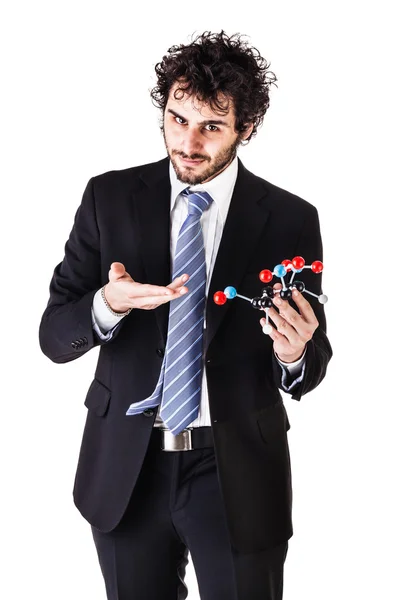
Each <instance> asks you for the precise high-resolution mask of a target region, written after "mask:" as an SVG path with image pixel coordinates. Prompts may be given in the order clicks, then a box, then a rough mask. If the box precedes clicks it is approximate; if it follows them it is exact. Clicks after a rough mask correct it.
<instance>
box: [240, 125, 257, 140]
mask: <svg viewBox="0 0 400 600" xmlns="http://www.w3.org/2000/svg"><path fill="white" fill-rule="evenodd" d="M253 129H254V123H249V125H248V126H247V129H246V130H245V131H243V132H242V134H241V137H242V141H243V142H244V141H246V140H247V138H248V137H249V135H250V134H251V132H252V131H253Z"/></svg>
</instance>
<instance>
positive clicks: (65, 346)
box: [39, 178, 126, 363]
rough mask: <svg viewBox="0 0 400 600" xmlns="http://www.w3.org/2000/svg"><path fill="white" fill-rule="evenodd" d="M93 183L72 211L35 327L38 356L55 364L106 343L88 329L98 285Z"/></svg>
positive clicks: (97, 237)
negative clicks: (61, 252)
mask: <svg viewBox="0 0 400 600" xmlns="http://www.w3.org/2000/svg"><path fill="white" fill-rule="evenodd" d="M93 188H94V183H93V178H91V179H90V180H89V182H88V184H87V186H86V189H85V191H84V193H83V197H82V201H81V204H80V206H79V208H78V210H77V211H76V214H75V219H74V224H73V227H72V230H71V233H70V235H69V238H68V240H67V242H66V244H65V255H64V259H63V260H62V262H61V263H59V264H58V265H57V266H56V267H55V269H54V273H53V276H52V279H51V282H50V298H49V300H48V303H47V307H46V309H45V311H44V313H43V315H42V318H41V321H40V325H39V343H40V347H41V350H42V352H43V353H44V354H45V355H46V356H47V357H48V358H50V359H51V360H52V361H53V362H55V363H64V362H69V361H71V360H75V359H76V358H79V357H80V356H82V355H83V354H86V352H88V351H89V350H90V349H91V348H93V347H94V346H97V345H103V344H105V343H110V342H111V340H112V339H114V338H115V337H116V335H117V334H118V332H119V330H120V328H121V327H122V325H123V322H125V321H126V319H122V320H121V323H120V324H119V325H118V326H117V327H116V328H115V329H114V330H113V335H112V337H109V338H107V339H101V338H100V337H99V336H98V335H97V334H96V332H95V330H94V329H93V326H92V304H93V298H94V296H95V294H96V292H97V291H98V289H99V288H100V287H101V286H102V285H103V283H105V282H102V281H101V262H100V234H99V229H98V226H97V221H96V208H95V197H94V189H93Z"/></svg>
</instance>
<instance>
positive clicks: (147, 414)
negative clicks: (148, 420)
mask: <svg viewBox="0 0 400 600" xmlns="http://www.w3.org/2000/svg"><path fill="white" fill-rule="evenodd" d="M143 414H144V416H145V417H152V416H153V415H154V409H153V408H146V410H144V411H143Z"/></svg>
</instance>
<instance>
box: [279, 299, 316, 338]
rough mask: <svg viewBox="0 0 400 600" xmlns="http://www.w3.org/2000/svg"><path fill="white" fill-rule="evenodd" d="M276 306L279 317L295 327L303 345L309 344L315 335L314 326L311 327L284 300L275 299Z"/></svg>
mask: <svg viewBox="0 0 400 600" xmlns="http://www.w3.org/2000/svg"><path fill="white" fill-rule="evenodd" d="M274 304H275V305H277V306H278V308H279V316H281V317H282V318H283V319H285V321H287V322H288V323H289V324H290V325H291V326H292V327H293V329H294V330H295V331H296V332H297V334H298V335H299V337H300V339H301V340H302V341H303V343H306V342H308V341H309V340H310V339H311V338H312V336H313V333H314V327H313V325H310V323H308V322H307V321H306V320H305V319H304V318H303V316H302V315H301V314H299V313H298V312H297V310H295V309H294V308H292V306H290V304H289V302H287V301H284V300H282V298H279V297H276V298H274Z"/></svg>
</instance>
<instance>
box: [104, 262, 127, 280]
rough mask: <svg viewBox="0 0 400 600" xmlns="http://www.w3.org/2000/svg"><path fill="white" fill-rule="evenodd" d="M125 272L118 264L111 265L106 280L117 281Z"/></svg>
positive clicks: (120, 264)
mask: <svg viewBox="0 0 400 600" xmlns="http://www.w3.org/2000/svg"><path fill="white" fill-rule="evenodd" d="M125 273H126V271H125V266H124V265H123V264H122V263H120V262H113V263H111V266H110V270H109V272H108V278H109V280H110V281H117V280H118V279H120V278H122V277H124V275H125Z"/></svg>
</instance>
